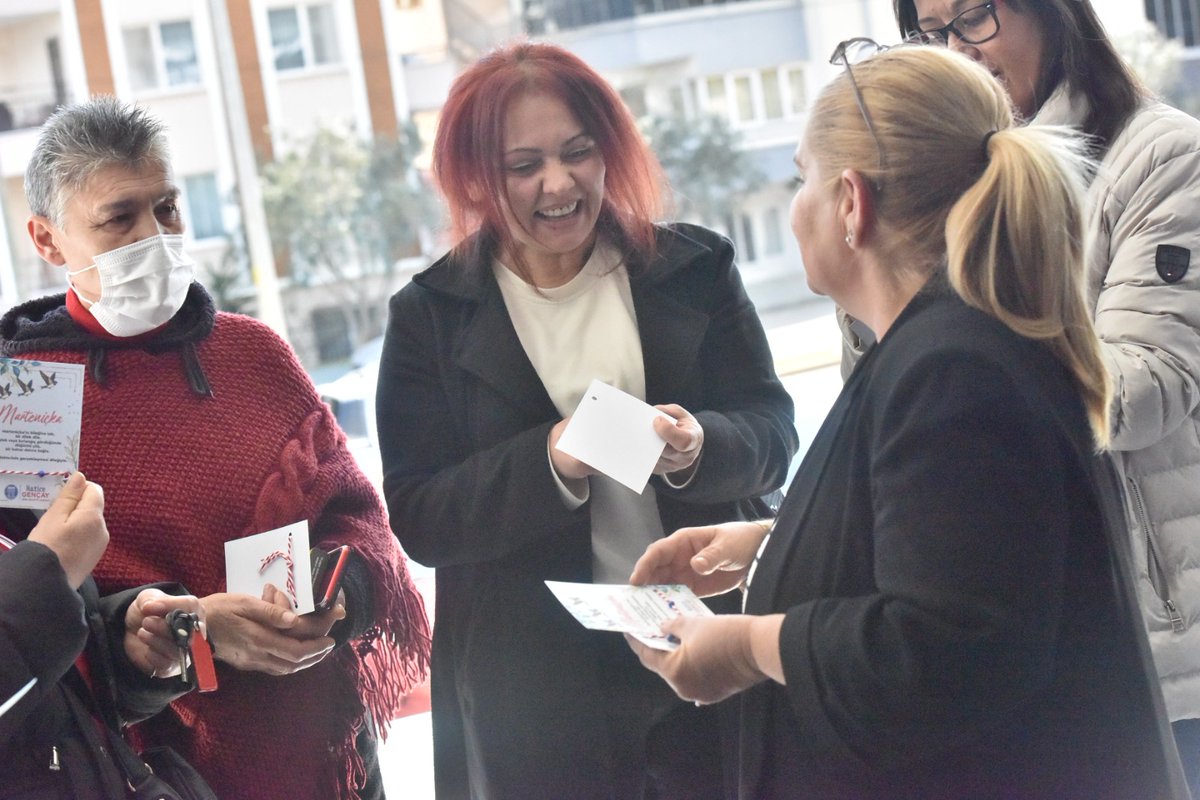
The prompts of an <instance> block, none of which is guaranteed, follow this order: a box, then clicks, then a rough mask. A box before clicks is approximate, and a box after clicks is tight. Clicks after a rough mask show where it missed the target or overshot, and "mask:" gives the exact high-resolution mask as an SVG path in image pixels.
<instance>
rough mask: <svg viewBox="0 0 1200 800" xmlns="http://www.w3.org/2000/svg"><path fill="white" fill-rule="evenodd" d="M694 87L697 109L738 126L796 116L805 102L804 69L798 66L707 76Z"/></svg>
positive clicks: (802, 111) (801, 110) (800, 112)
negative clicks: (698, 106) (697, 103)
mask: <svg viewBox="0 0 1200 800" xmlns="http://www.w3.org/2000/svg"><path fill="white" fill-rule="evenodd" d="M695 86H696V91H697V92H698V93H699V94H700V100H701V104H700V107H701V108H703V109H704V110H705V111H707V112H709V113H712V114H719V115H721V116H723V117H725V118H727V119H728V120H729V121H730V122H732V123H733V124H734V125H739V126H746V125H754V124H758V123H762V122H766V121H769V120H776V119H785V118H787V117H795V116H798V115H800V114H803V113H804V109H805V103H806V100H807V98H806V97H805V92H804V68H803V67H800V66H798V65H785V66H780V67H767V68H766V69H760V70H756V71H754V72H737V73H733V74H730V75H708V76H705V77H704V78H701V79H699V80H698V81H696V82H695Z"/></svg>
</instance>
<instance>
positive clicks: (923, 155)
mask: <svg viewBox="0 0 1200 800" xmlns="http://www.w3.org/2000/svg"><path fill="white" fill-rule="evenodd" d="M853 70H854V76H855V78H856V80H857V84H858V87H859V89H860V90H861V95H862V105H863V106H864V107H865V108H867V109H869V110H870V112H871V115H872V118H873V121H874V128H875V133H876V134H877V135H878V141H877V140H876V138H875V136H873V135H872V132H871V131H870V130H869V129H868V128H867V126H866V124H865V123H864V119H863V112H862V111H861V110H860V108H859V102H858V100H857V98H856V96H855V94H854V91H853V87H852V86H851V84H850V82H849V79H848V78H847V77H846V76H842V78H840V79H836V80H835V81H834V83H832V84H831V85H830V86H829V87H827V88H826V90H825V91H824V92H822V94H821V96H820V97H819V98H818V100H817V102H816V104H815V105H814V107H813V110H812V113H811V115H810V117H809V123H808V127H807V131H806V144H807V147H808V149H809V150H810V151H811V152H812V153H814V154H815V155H816V158H817V159H818V161H819V162H820V164H821V172H822V174H825V175H829V176H834V177H833V178H831V179H830V180H831V181H834V180H835V179H836V176H838V175H840V174H841V173H842V171H843V170H847V169H849V170H854V171H856V172H858V173H859V174H861V175H863V176H864V177H865V178H866V179H867V180H868V181H869V182H870V183H871V185H872V186H873V187H876V188H875V190H874V193H873V198H872V199H873V202H874V207H875V213H876V218H877V220H878V224H879V226H880V228H882V229H885V230H886V231H887V233H888V236H887V237H886V240H887V247H888V248H889V252H888V253H886V254H885V261H887V262H888V263H894V264H899V265H902V266H901V267H899V268H900V269H903V270H907V271H915V272H919V273H921V274H923V275H931V274H933V273H934V272H936V271H939V270H941V269H943V268H946V269H947V270H948V274H949V279H950V283H951V285H952V286H953V287H954V289H955V291H957V292H958V293H959V294H960V295H961V296H962V297H963V299H964V300H965V301H966V302H967V303H969V304H970V305H972V306H975V307H976V308H978V309H980V310H981V311H984V312H985V313H987V314H990V315H992V316H993V317H995V318H996V319H998V320H1000V321H1001V322H1003V323H1004V324H1005V325H1007V326H1008V327H1009V328H1011V329H1012V330H1013V331H1015V332H1016V333H1018V334H1020V335H1022V336H1025V337H1028V338H1030V339H1034V340H1037V341H1040V342H1043V343H1045V344H1046V346H1047V347H1049V348H1050V349H1051V351H1052V352H1053V353H1054V355H1055V356H1056V357H1057V358H1058V359H1059V360H1060V361H1061V362H1062V363H1063V364H1064V365H1065V366H1066V367H1067V369H1068V370H1069V371H1070V373H1071V375H1072V377H1073V378H1074V380H1075V383H1076V385H1077V386H1078V388H1079V392H1080V395H1081V397H1082V399H1083V402H1084V406H1085V408H1086V411H1087V415H1088V420H1089V422H1090V423H1091V426H1092V430H1093V433H1094V436H1095V441H1096V443H1097V445H1098V446H1099V447H1104V446H1106V445H1107V444H1108V441H1109V428H1108V413H1109V411H1108V408H1109V381H1108V377H1107V374H1106V371H1105V369H1104V364H1103V361H1102V360H1101V357H1100V343H1099V341H1098V339H1097V338H1096V335H1095V332H1094V330H1093V328H1092V317H1091V313H1090V310H1089V309H1088V307H1087V304H1086V302H1085V300H1084V290H1083V268H1084V267H1083V264H1084V261H1083V250H1084V245H1083V220H1082V204H1083V197H1084V185H1085V181H1086V176H1087V175H1088V174H1089V172H1090V170H1091V167H1092V165H1091V164H1090V163H1089V162H1088V161H1087V160H1086V158H1085V156H1084V152H1085V146H1084V143H1083V142H1082V140H1080V139H1079V138H1078V136H1077V135H1076V134H1074V133H1073V132H1071V131H1069V130H1068V129H1065V128H1063V129H1058V128H1051V127H1048V126H1038V127H1023V128H1015V127H1013V125H1014V120H1013V112H1012V106H1011V103H1010V101H1009V98H1008V95H1007V94H1005V92H1004V89H1003V87H1001V86H1000V83H999V82H998V81H997V80H996V79H995V77H993V76H992V75H991V74H990V73H989V72H988V71H987V69H986V68H984V67H983V66H982V65H980V64H977V63H975V62H973V61H971V60H970V59H968V58H966V57H964V56H962V55H961V54H958V53H955V52H952V51H950V50H948V49H945V48H937V47H913V46H901V47H895V48H892V49H891V50H888V51H887V52H883V53H880V54H878V55H875V56H873V57H871V58H869V59H867V60H866V61H862V62H859V63H856V64H854V65H853ZM881 151H882V152H881ZM881 156H882V157H881Z"/></svg>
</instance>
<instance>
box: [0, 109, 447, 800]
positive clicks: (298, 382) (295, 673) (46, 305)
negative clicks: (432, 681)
mask: <svg viewBox="0 0 1200 800" xmlns="http://www.w3.org/2000/svg"><path fill="white" fill-rule="evenodd" d="M25 188H26V198H27V199H28V201H29V206H30V209H31V211H32V212H33V214H32V216H31V217H30V220H29V233H30V236H31V238H32V241H33V245H34V247H35V248H36V249H37V252H38V254H39V255H40V256H41V257H42V258H43V259H44V260H45V261H46V262H47V263H49V264H52V265H54V266H58V267H62V268H63V269H64V271H65V273H66V276H65V277H66V282H67V291H66V293H65V294H56V295H51V296H49V297H43V298H40V299H37V300H32V301H30V302H27V303H24V304H22V305H20V306H17V307H16V308H13V309H12V310H10V311H9V312H8V313H7V314H5V315H4V317H3V319H2V320H0V337H2V339H0V352H2V353H3V354H4V355H6V356H19V357H21V358H25V359H34V360H38V361H49V362H67V363H81V364H86V366H87V370H86V379H85V383H84V386H83V417H82V430H81V438H80V453H79V463H80V466H81V468H82V469H84V470H86V471H87V474H88V476H89V477H92V478H94V479H95V480H97V481H99V482H102V483H103V485H104V486H105V488H106V489H107V497H108V505H107V508H106V517H107V520H108V524H109V526H110V528H111V529H112V538H111V542H110V545H109V548H108V550H107V552H106V553H105V555H104V557H103V559H101V560H100V562H99V564H98V565H97V567H96V569H95V570H94V575H95V578H96V581H97V583H98V584H99V585H100V588H101V591H102V592H105V593H110V592H116V591H120V590H122V589H125V588H128V587H129V586H132V585H138V584H143V583H149V582H152V581H159V580H178V581H181V582H183V583H184V584H186V585H187V586H188V588H189V589H191V590H192V591H194V592H195V593H196V594H197V595H198V596H200V598H201V603H202V605H203V608H204V610H205V615H206V618H207V624H208V631H209V638H210V641H211V642H212V645H213V650H214V653H213V654H214V656H215V658H216V659H217V661H218V662H219V663H218V670H219V672H220V676H219V678H220V680H219V682H220V690H219V691H218V692H217V693H216V694H215V695H213V696H212V697H206V698H204V699H203V700H202V699H199V698H197V697H184V698H181V699H180V700H178V701H176V702H175V703H173V704H172V706H171V707H170V709H168V710H167V711H166V712H164V713H163V714H160V715H158V716H157V717H155V718H153V719H151V720H147V721H146V722H145V723H142V724H140V725H139V726H137V728H136V731H135V736H136V737H137V738H138V739H139V740H140V741H141V742H143V743H149V742H163V743H169V744H170V745H172V746H173V747H174V748H175V749H176V750H178V751H179V752H180V753H181V754H182V755H183V756H184V757H185V758H186V759H187V760H188V761H189V762H191V763H192V764H194V765H195V766H196V767H197V768H198V769H199V770H200V772H201V773H202V774H203V775H204V776H205V778H206V779H207V780H208V781H209V783H210V784H212V786H213V788H214V790H215V791H216V793H217V795H218V796H220V797H226V798H239V800H278V798H282V797H286V798H289V800H297V799H303V798H307V799H308V800H329V798H333V797H342V798H346V797H362V798H376V797H380V796H382V786H381V783H380V780H379V771H378V764H377V761H376V759H375V758H374V753H375V749H376V748H375V743H374V742H375V740H374V729H373V723H374V722H385V721H387V720H389V719H390V718H391V717H390V716H388V715H389V714H390V713H391V712H392V711H393V710H394V708H395V706H396V703H397V701H398V699H399V693H400V692H401V691H402V690H403V688H404V687H405V686H406V685H407V684H409V683H411V682H413V681H415V680H418V679H419V677H420V674H421V672H422V671H423V669H424V666H425V659H426V654H427V638H428V634H427V622H426V619H425V615H424V613H423V609H422V606H421V601H420V596H419V595H418V594H417V593H416V592H415V590H414V588H413V586H412V584H411V582H410V581H409V579H408V573H407V571H406V569H405V566H404V561H403V556H402V555H401V553H400V551H399V548H398V547H397V546H396V542H395V539H394V537H393V536H392V535H391V532H390V531H389V530H388V527H387V523H386V521H385V518H384V514H383V509H382V507H381V505H380V503H379V500H378V498H377V496H376V493H375V491H374V489H373V487H372V486H371V485H370V483H369V482H368V480H367V479H366V477H365V476H363V475H362V473H361V471H360V470H359V469H358V467H357V465H356V464H355V462H354V460H353V458H352V456H351V455H350V454H349V452H348V451H347V450H346V449H345V446H344V441H345V440H344V437H342V435H341V433H340V432H339V431H338V429H337V425H336V422H335V421H334V419H333V417H332V414H331V413H330V411H329V409H328V407H327V406H326V405H325V404H324V403H323V402H322V401H321V399H320V397H319V396H318V395H317V393H316V391H315V390H314V388H313V386H312V383H311V381H310V380H309V378H308V376H307V375H306V374H305V372H304V370H303V369H302V368H301V366H300V364H299V363H298V362H297V360H296V358H295V355H294V354H293V353H292V351H291V349H290V348H288V346H287V345H286V344H285V343H284V342H282V341H280V339H279V338H278V337H277V336H275V335H274V334H273V333H272V332H271V331H270V330H269V329H268V328H267V327H266V326H265V325H263V324H261V323H259V322H257V321H256V320H253V319H250V318H249V317H243V316H240V315H236V314H226V313H220V312H217V311H216V310H215V309H214V307H213V302H212V299H211V297H209V295H208V293H207V292H205V290H204V288H203V287H202V286H201V285H200V284H199V283H195V282H193V281H192V263H191V260H190V259H189V258H188V257H187V255H186V254H185V253H184V251H183V247H182V234H183V220H182V217H181V215H180V211H179V207H178V189H177V188H176V186H175V184H174V182H173V181H172V179H171V174H170V169H169V162H168V160H167V153H166V136H165V131H164V130H163V128H162V126H161V125H160V124H159V123H158V122H156V121H155V120H154V119H152V118H151V117H149V116H148V115H147V114H146V113H145V112H144V111H141V110H140V109H137V108H135V107H131V106H127V105H125V104H123V103H121V102H120V101H118V100H116V99H114V98H103V97H101V98H96V99H93V100H91V101H89V102H87V103H84V104H81V105H77V106H71V107H67V108H64V109H62V110H60V111H59V112H58V113H56V114H55V115H54V116H53V117H52V118H51V119H50V120H49V121H48V122H47V123H46V125H45V127H44V128H43V130H42V132H41V135H40V137H39V139H38V143H37V146H36V147H35V149H34V152H33V155H32V157H31V158H30V162H29V167H28V170H27V173H26V181H25ZM43 380H47V379H46V378H43ZM37 389H38V387H36V386H35V387H33V391H37ZM297 520H307V522H308V525H309V536H310V542H311V543H312V544H313V545H314V546H321V547H324V548H326V549H328V548H331V547H333V546H336V545H342V544H348V545H351V546H352V547H353V552H354V554H355V555H354V558H353V560H352V562H351V564H350V566H349V567H348V568H347V570H346V573H345V575H344V581H343V588H344V598H343V601H342V602H341V603H339V604H338V605H337V606H335V607H334V608H333V609H331V610H329V611H326V612H322V613H317V614H312V615H305V616H303V617H301V616H297V615H296V614H295V613H293V611H292V608H291V601H290V599H289V598H286V597H284V596H283V593H282V592H271V591H268V593H267V594H266V596H265V597H263V598H258V597H252V596H249V595H239V594H229V593H227V592H225V558H224V547H223V545H224V543H225V542H227V541H229V540H231V539H236V538H239V537H242V536H247V535H250V534H255V533H260V532H262V531H267V530H271V529H274V528H277V527H280V526H282V525H286V524H290V523H294V522H296V521H297ZM306 563H307V559H306V558H305V559H303V560H300V559H298V565H297V567H296V568H303V567H304V565H305V564H306ZM372 662H374V663H372ZM364 709H365V713H364Z"/></svg>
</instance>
